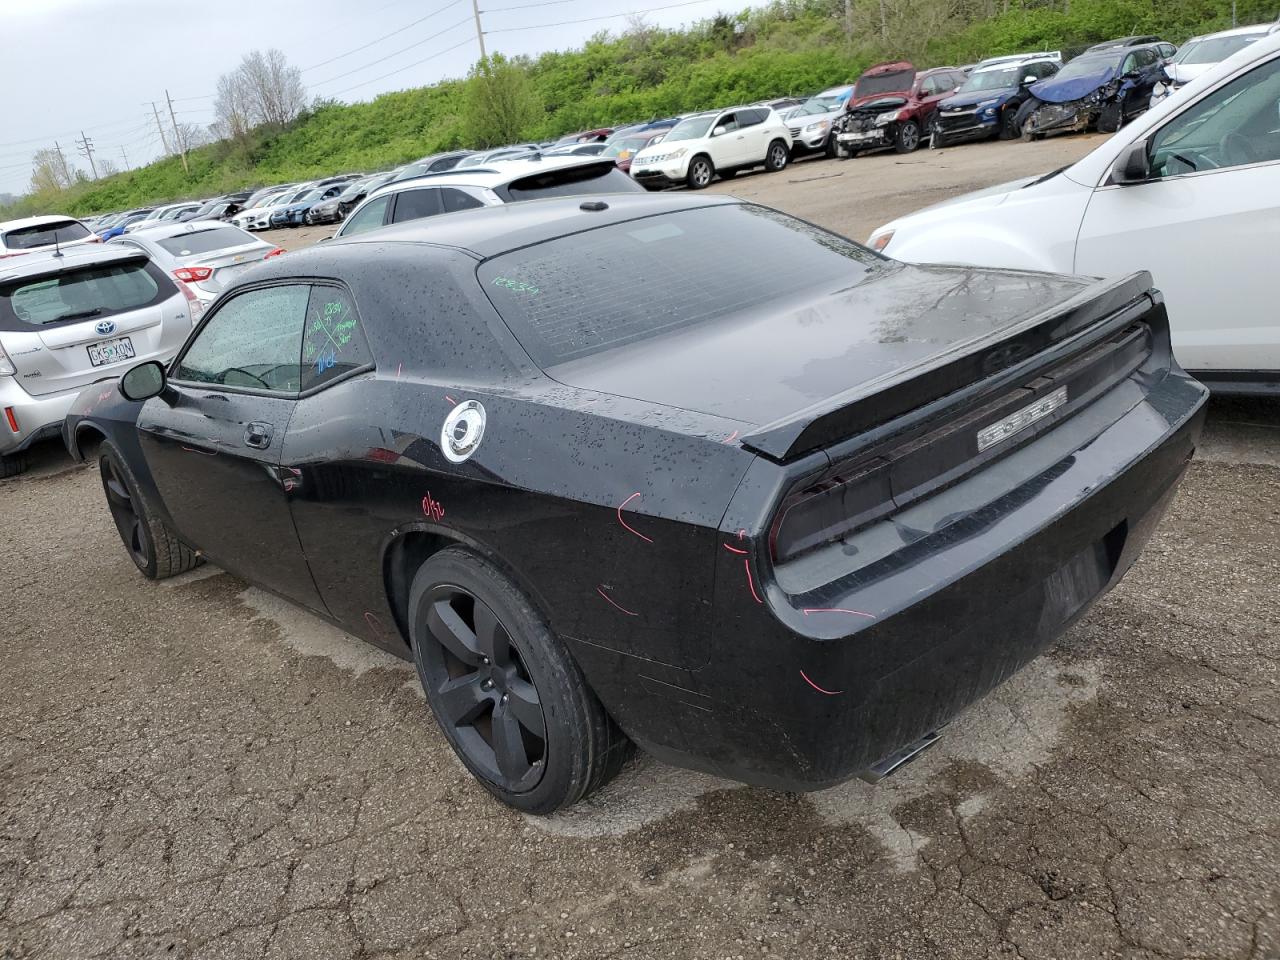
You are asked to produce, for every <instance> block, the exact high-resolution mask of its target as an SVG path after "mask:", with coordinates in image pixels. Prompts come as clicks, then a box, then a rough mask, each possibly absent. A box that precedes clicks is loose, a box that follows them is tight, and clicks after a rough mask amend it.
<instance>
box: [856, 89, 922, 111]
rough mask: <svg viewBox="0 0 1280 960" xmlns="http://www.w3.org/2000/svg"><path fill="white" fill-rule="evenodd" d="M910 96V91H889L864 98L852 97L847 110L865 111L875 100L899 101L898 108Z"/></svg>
mask: <svg viewBox="0 0 1280 960" xmlns="http://www.w3.org/2000/svg"><path fill="white" fill-rule="evenodd" d="M910 96H911V91H910V90H890V91H888V92H887V93H872V94H868V95H867V96H865V97H854V98H853V99H852V100H850V101H849V110H850V111H853V110H865V109H866V108H867V107H869V106H871V105H872V104H873V103H875V102H876V101H877V100H899V101H901V102H900V103H899V104H897V105H898V106H901V105H902V104H904V103H906V102H907V98H908V97H910Z"/></svg>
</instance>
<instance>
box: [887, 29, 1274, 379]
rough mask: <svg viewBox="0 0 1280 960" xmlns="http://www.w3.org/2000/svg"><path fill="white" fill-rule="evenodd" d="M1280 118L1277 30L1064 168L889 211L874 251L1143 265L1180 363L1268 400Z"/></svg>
mask: <svg viewBox="0 0 1280 960" xmlns="http://www.w3.org/2000/svg"><path fill="white" fill-rule="evenodd" d="M1278 119H1280V34H1273V35H1271V36H1268V37H1266V38H1264V39H1261V40H1256V41H1255V42H1253V43H1251V44H1249V45H1248V46H1246V47H1245V48H1244V49H1243V50H1241V51H1239V52H1238V53H1236V54H1234V55H1232V56H1231V57H1230V58H1228V59H1227V60H1225V61H1223V62H1222V63H1220V64H1217V65H1216V66H1214V67H1211V68H1210V69H1209V70H1207V71H1206V72H1205V73H1204V75H1203V76H1201V77H1200V78H1199V79H1197V80H1196V81H1195V82H1194V83H1192V84H1188V86H1187V87H1186V89H1185V90H1183V91H1182V92H1181V93H1180V94H1178V96H1176V97H1169V98H1167V99H1166V100H1165V101H1164V102H1162V103H1160V104H1158V105H1157V106H1155V107H1153V108H1152V109H1151V110H1149V111H1148V112H1147V113H1145V114H1143V115H1142V116H1141V117H1139V118H1138V119H1136V120H1134V121H1133V123H1131V124H1129V125H1128V126H1126V127H1124V128H1123V129H1122V130H1121V131H1120V132H1119V133H1117V134H1115V135H1114V136H1113V137H1111V139H1110V140H1108V141H1106V142H1105V143H1103V144H1102V145H1101V146H1099V147H1098V148H1097V149H1096V150H1094V151H1093V152H1092V153H1090V154H1088V155H1087V156H1085V157H1084V158H1083V159H1081V160H1079V161H1077V162H1076V163H1074V164H1072V165H1071V166H1069V167H1065V168H1063V169H1062V170H1060V171H1058V172H1057V173H1053V174H1050V175H1048V176H1044V177H1038V178H1034V179H1033V178H1028V179H1026V180H1019V181H1014V182H1013V183H1007V184H1004V185H1003V186H999V187H993V188H991V189H989V190H984V191H981V192H979V193H975V194H971V195H969V196H965V197H959V198H957V199H954V200H949V201H946V202H944V203H942V204H939V205H937V206H935V207H931V208H928V209H925V210H921V211H919V212H918V213H914V214H911V215H909V216H906V217H902V218H900V219H898V220H894V221H893V222H892V223H887V224H885V225H884V226H882V227H880V228H879V229H878V230H876V231H875V232H874V233H873V234H872V235H871V241H870V242H871V246H872V247H874V248H875V249H876V250H880V251H882V252H884V253H885V254H887V255H888V256H891V257H894V258H896V259H898V260H906V261H908V262H912V263H940V262H941V263H967V264H976V265H978V266H984V267H1014V268H1022V269H1030V270H1049V271H1053V272H1056V273H1083V274H1091V275H1095V276H1116V275H1120V274H1126V273H1131V272H1133V271H1135V270H1149V271H1150V272H1151V276H1152V278H1153V279H1154V280H1155V285H1156V287H1158V288H1159V289H1160V290H1161V291H1162V292H1163V294H1164V295H1165V297H1166V298H1167V307H1168V311H1169V328H1170V331H1171V333H1172V335H1173V350H1174V353H1175V355H1176V356H1177V358H1178V362H1179V363H1181V364H1182V366H1183V367H1184V368H1185V369H1187V370H1188V371H1190V372H1191V373H1192V374H1193V375H1194V376H1196V377H1198V378H1199V379H1200V380H1202V381H1204V383H1205V384H1206V385H1207V386H1208V387H1209V388H1210V389H1211V390H1214V391H1216V392H1220V393H1268V394H1275V393H1276V392H1277V387H1276V383H1277V374H1280V319H1277V316H1276V308H1275V287H1276V284H1275V277H1274V274H1273V271H1274V270H1275V262H1276V224H1277V223H1280V132H1278V131H1277V121H1278Z"/></svg>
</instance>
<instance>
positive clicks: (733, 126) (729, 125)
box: [716, 113, 738, 133]
mask: <svg viewBox="0 0 1280 960" xmlns="http://www.w3.org/2000/svg"><path fill="white" fill-rule="evenodd" d="M716 126H717V127H724V132H725V133H729V132H730V131H732V130H737V129H738V116H737V114H734V113H726V114H725V115H724V116H723V117H721V118H720V122H719V123H717V124H716Z"/></svg>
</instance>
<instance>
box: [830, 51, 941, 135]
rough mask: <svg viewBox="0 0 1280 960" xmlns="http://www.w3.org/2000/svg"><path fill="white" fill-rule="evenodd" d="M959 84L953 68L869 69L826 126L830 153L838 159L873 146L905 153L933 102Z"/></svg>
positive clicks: (904, 65)
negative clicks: (831, 146) (830, 131)
mask: <svg viewBox="0 0 1280 960" xmlns="http://www.w3.org/2000/svg"><path fill="white" fill-rule="evenodd" d="M964 81H965V75H964V71H963V70H961V69H959V68H958V67H934V68H933V69H932V70H916V68H915V66H914V65H912V64H911V63H909V62H908V61H906V60H897V61H893V62H891V63H879V64H876V65H875V66H874V67H871V68H869V69H868V70H867V72H866V73H864V74H863V75H862V76H861V77H859V78H858V82H857V83H856V84H855V85H854V88H853V97H852V98H851V99H850V100H849V109H848V112H846V113H845V115H844V116H843V117H841V118H840V119H839V120H837V121H836V122H835V123H834V124H832V129H833V130H834V132H835V136H836V155H837V156H839V157H840V158H842V159H844V158H847V157H854V156H857V155H858V154H859V153H860V152H861V151H863V150H874V149H877V148H879V147H893V148H894V149H895V150H897V151H898V153H910V152H911V151H912V150H915V149H916V148H917V147H918V146H920V140H921V136H922V133H923V131H925V130H926V129H928V126H929V121H930V119H932V117H933V114H934V111H935V110H937V109H938V104H939V103H941V102H942V101H943V100H945V99H946V98H947V97H949V96H951V95H952V94H953V93H955V92H956V90H958V89H959V88H960V85H961V84H963V83H964Z"/></svg>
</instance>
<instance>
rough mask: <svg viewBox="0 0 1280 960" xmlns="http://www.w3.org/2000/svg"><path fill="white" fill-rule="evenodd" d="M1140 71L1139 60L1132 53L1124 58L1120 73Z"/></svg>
mask: <svg viewBox="0 0 1280 960" xmlns="http://www.w3.org/2000/svg"><path fill="white" fill-rule="evenodd" d="M1137 69H1138V58H1137V57H1136V56H1134V55H1133V54H1132V53H1131V54H1129V55H1128V56H1127V57H1125V58H1124V63H1122V64H1120V73H1121V74H1129V73H1133V71H1135V70H1137Z"/></svg>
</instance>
